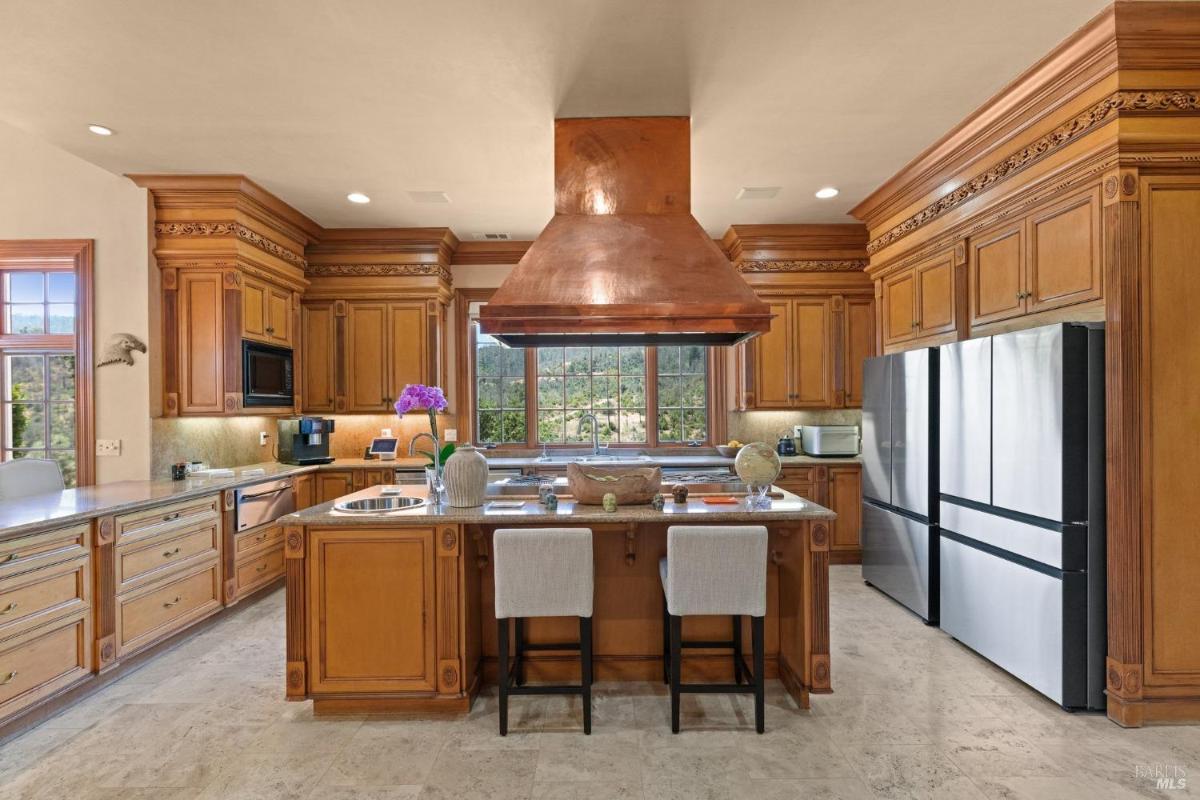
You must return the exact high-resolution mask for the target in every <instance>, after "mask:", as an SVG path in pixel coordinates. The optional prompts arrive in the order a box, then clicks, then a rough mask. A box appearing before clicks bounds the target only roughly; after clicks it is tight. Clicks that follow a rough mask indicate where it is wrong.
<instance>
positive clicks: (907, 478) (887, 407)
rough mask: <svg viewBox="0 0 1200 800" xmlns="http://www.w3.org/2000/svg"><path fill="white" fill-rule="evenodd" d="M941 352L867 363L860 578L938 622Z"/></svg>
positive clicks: (918, 352)
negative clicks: (938, 475) (939, 357)
mask: <svg viewBox="0 0 1200 800" xmlns="http://www.w3.org/2000/svg"><path fill="white" fill-rule="evenodd" d="M937 400H938V351H937V350H936V349H933V348H924V349H921V350H911V351H909V352H907V353H898V354H896V355H890V356H880V357H878V358H871V359H867V361H866V362H865V363H864V366H863V445H862V459H863V519H862V551H863V554H862V575H863V580H865V581H866V582H867V583H869V584H871V585H872V586H874V587H875V588H877V589H879V590H880V591H881V592H883V593H884V594H886V595H888V596H889V597H892V598H893V599H895V600H896V601H897V602H899V603H902V604H903V605H905V606H907V607H908V608H909V609H911V610H912V611H913V612H914V613H916V614H917V615H918V616H920V617H921V618H922V619H924V620H925V621H926V622H928V623H934V622H937V619H938V547H937V536H938V528H937V514H938V504H937V487H938V478H937V469H938V460H937V452H938V414H937Z"/></svg>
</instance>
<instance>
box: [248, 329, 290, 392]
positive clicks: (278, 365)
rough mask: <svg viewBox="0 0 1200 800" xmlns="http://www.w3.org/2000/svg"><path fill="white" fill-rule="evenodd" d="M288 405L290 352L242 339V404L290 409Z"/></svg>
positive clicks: (286, 349) (285, 349)
mask: <svg viewBox="0 0 1200 800" xmlns="http://www.w3.org/2000/svg"><path fill="white" fill-rule="evenodd" d="M292 403H293V393H292V351H291V350H289V349H288V348H286V347H272V346H271V345H269V344H261V343H260V342H251V341H249V340H246V339H243V340H242V404H243V405H245V406H290V405H292Z"/></svg>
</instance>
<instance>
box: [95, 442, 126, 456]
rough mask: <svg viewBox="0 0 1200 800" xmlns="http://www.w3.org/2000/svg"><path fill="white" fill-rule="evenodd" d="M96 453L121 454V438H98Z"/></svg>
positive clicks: (104, 454)
mask: <svg viewBox="0 0 1200 800" xmlns="http://www.w3.org/2000/svg"><path fill="white" fill-rule="evenodd" d="M96 455H98V456H119V455H121V440H120V439H97V440H96Z"/></svg>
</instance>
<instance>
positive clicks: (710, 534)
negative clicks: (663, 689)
mask: <svg viewBox="0 0 1200 800" xmlns="http://www.w3.org/2000/svg"><path fill="white" fill-rule="evenodd" d="M658 571H659V576H660V577H661V579H662V585H663V661H664V663H663V672H664V680H665V681H666V682H667V683H669V684H670V686H671V731H672V732H673V733H679V695H680V693H682V692H704V693H714V692H738V693H741V692H745V693H751V692H752V693H753V694H754V728H755V730H757V731H758V732H759V733H762V732H763V731H764V730H765V725H764V721H763V711H764V707H765V695H764V682H763V664H764V660H765V659H764V655H763V618H764V617H765V616H766V614H767V529H766V528H765V527H763V526H761V525H725V526H721V525H672V526H671V527H670V528H668V529H667V557H666V558H664V559H662V560H661V561H659V563H658ZM693 615H694V616H711V615H722V616H724V615H729V616H731V617H732V618H733V636H732V638H731V639H730V640H729V641H719V642H709V641H704V642H700V641H690V642H685V641H682V637H681V631H682V628H683V617H686V616H693ZM743 615H745V616H749V617H750V638H751V643H752V648H753V656H754V669H753V670H751V669H750V668H749V667H748V666H747V665H746V662H745V661H744V660H743V658H742V620H741V618H742V616H743ZM685 647H704V648H722V647H729V648H732V650H733V680H734V682H733V683H731V684H713V683H706V684H683V683H681V681H680V673H681V671H682V658H681V651H682V649H683V648H685ZM743 680H745V683H744V684H743Z"/></svg>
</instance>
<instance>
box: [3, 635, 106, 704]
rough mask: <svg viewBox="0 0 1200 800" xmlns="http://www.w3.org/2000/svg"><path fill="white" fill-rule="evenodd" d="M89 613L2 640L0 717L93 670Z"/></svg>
mask: <svg viewBox="0 0 1200 800" xmlns="http://www.w3.org/2000/svg"><path fill="white" fill-rule="evenodd" d="M91 652H92V626H91V617H90V616H88V615H83V616H73V617H67V618H65V619H60V620H57V621H55V622H52V623H50V624H48V625H43V626H41V627H39V628H34V629H33V630H30V631H26V632H25V633H23V634H21V635H19V636H13V637H9V638H8V639H5V640H3V641H0V719H3V718H5V717H8V716H11V715H12V714H15V713H16V712H18V711H20V710H21V709H23V708H26V707H28V706H30V705H33V704H34V703H36V702H38V701H39V700H42V699H43V698H46V697H49V696H50V695H52V694H54V693H55V692H57V691H59V690H60V689H63V688H65V687H67V686H70V685H71V684H73V683H75V682H76V681H78V680H82V679H84V678H86V677H88V676H89V675H90V674H91V671H92V661H91Z"/></svg>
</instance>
